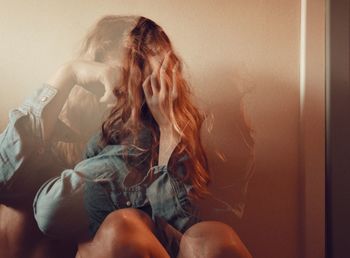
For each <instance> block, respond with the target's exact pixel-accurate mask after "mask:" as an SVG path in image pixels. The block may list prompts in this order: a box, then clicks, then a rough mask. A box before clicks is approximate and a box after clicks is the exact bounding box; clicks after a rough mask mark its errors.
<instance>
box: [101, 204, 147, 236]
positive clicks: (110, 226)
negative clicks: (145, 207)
mask: <svg viewBox="0 0 350 258" xmlns="http://www.w3.org/2000/svg"><path fill="white" fill-rule="evenodd" d="M140 229H144V230H150V231H153V229H154V225H153V222H152V220H151V218H150V217H149V216H148V215H147V214H146V213H145V212H143V211H141V210H138V209H133V208H126V209H120V210H116V211H114V212H112V213H110V214H109V215H108V216H107V217H106V218H105V220H104V221H103V223H102V224H101V226H100V228H99V230H98V231H97V233H96V237H99V235H102V236H103V237H107V236H108V237H112V238H115V237H117V238H120V237H121V236H125V235H132V234H134V233H135V232H139V230H140Z"/></svg>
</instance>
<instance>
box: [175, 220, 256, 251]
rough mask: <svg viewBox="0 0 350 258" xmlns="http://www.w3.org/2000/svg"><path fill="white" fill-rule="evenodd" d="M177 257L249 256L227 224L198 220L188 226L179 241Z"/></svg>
mask: <svg viewBox="0 0 350 258" xmlns="http://www.w3.org/2000/svg"><path fill="white" fill-rule="evenodd" d="M177 257H178V258H251V257H252V255H251V254H250V253H249V251H248V249H247V248H246V247H245V245H244V244H243V243H242V241H241V239H240V238H239V236H238V235H237V233H236V232H235V231H234V230H233V229H232V228H231V227H230V226H228V225H226V224H224V223H221V222H216V221H206V222H200V223H198V224H195V225H193V226H192V227H191V228H189V229H188V230H187V231H186V232H185V233H184V235H183V237H182V239H181V242H180V251H179V255H178V256H177Z"/></svg>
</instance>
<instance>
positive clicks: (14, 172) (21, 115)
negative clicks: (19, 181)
mask: <svg viewBox="0 0 350 258" xmlns="http://www.w3.org/2000/svg"><path fill="white" fill-rule="evenodd" d="M56 93H57V91H56V89H55V88H53V87H51V86H50V85H47V84H44V85H43V87H41V88H40V89H38V90H37V91H36V92H35V93H34V94H33V95H32V96H31V97H29V98H27V99H26V100H25V101H24V103H23V104H22V105H21V106H20V107H18V108H16V109H13V110H11V111H10V113H9V122H8V125H7V127H6V128H5V130H4V131H3V132H2V133H1V134H0V193H3V192H4V191H5V190H6V191H9V190H11V189H10V188H11V185H12V183H13V180H16V178H17V177H19V178H22V176H23V175H22V174H23V173H25V174H27V173H29V172H28V168H31V170H32V171H33V170H34V171H35V170H37V168H38V166H42V165H43V162H45V160H42V162H34V161H35V160H36V161H39V160H40V157H42V156H43V155H44V154H45V148H46V147H47V146H46V145H45V143H44V141H43V138H42V119H41V114H42V111H43V109H44V108H45V106H46V105H47V104H48V103H49V102H50V101H51V99H52V98H53V97H54V96H55V95H56ZM27 179H28V178H27Z"/></svg>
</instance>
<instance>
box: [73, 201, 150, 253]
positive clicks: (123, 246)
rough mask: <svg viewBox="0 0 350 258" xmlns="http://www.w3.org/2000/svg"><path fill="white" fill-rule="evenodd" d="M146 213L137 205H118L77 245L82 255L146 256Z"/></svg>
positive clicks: (147, 226) (147, 232)
mask: <svg viewBox="0 0 350 258" xmlns="http://www.w3.org/2000/svg"><path fill="white" fill-rule="evenodd" d="M152 230H153V223H152V220H151V219H150V218H149V216H148V215H147V214H146V213H144V212H142V211H140V210H137V209H132V208H127V209H120V210H117V211H114V212H112V213H111V214H109V215H108V216H107V217H106V219H105V220H104V221H103V223H102V224H101V226H100V228H99V229H98V231H97V233H96V235H95V237H94V239H93V240H92V241H91V242H90V243H88V244H82V245H80V246H79V252H78V254H79V255H80V256H81V257H82V258H85V257H124V258H126V257H133V258H138V257H142V258H146V257H150V254H149V253H150V252H149V250H148V246H147V243H146V241H144V238H145V237H146V236H147V235H150V234H152Z"/></svg>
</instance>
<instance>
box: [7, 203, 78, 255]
mask: <svg viewBox="0 0 350 258" xmlns="http://www.w3.org/2000/svg"><path fill="white" fill-rule="evenodd" d="M75 252H76V247H75V245H74V244H73V243H68V242H64V241H59V240H55V239H50V238H48V237H46V236H44V235H43V234H42V233H41V232H40V231H39V229H38V226H37V224H36V222H35V220H34V217H33V214H32V211H31V210H28V211H27V210H25V209H22V210H20V209H14V208H11V207H8V206H5V205H2V204H0V258H9V257H11V258H47V257H50V258H61V257H65V258H69V257H74V254H75Z"/></svg>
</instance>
